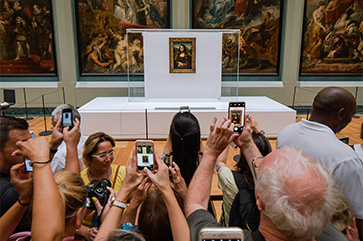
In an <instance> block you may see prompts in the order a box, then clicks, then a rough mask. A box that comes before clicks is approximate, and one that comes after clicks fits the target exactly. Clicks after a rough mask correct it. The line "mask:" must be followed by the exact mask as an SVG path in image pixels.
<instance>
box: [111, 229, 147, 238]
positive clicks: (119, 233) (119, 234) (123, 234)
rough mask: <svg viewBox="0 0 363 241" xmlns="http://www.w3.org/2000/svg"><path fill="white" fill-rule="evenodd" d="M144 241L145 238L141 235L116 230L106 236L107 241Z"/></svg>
mask: <svg viewBox="0 0 363 241" xmlns="http://www.w3.org/2000/svg"><path fill="white" fill-rule="evenodd" d="M118 240H123V241H145V238H144V237H143V236H142V235H141V234H137V233H134V232H131V231H129V230H124V229H116V230H114V231H112V232H111V233H110V234H109V235H108V239H107V241H118Z"/></svg>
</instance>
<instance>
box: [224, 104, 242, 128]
mask: <svg viewBox="0 0 363 241" xmlns="http://www.w3.org/2000/svg"><path fill="white" fill-rule="evenodd" d="M245 112H246V103H245V102H229V107H228V119H230V120H231V121H232V123H233V124H234V130H233V132H234V133H242V130H243V126H244V125H245Z"/></svg>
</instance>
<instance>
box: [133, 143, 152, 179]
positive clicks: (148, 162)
mask: <svg viewBox="0 0 363 241" xmlns="http://www.w3.org/2000/svg"><path fill="white" fill-rule="evenodd" d="M135 149H136V163H137V171H138V172H143V170H144V168H147V169H149V170H150V171H152V172H154V167H155V163H154V142H153V141H151V140H137V141H136V142H135Z"/></svg>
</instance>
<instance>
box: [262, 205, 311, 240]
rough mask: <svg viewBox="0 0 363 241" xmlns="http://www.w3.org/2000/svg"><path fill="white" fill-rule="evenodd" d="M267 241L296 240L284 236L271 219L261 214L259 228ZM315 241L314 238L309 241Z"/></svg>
mask: <svg viewBox="0 0 363 241" xmlns="http://www.w3.org/2000/svg"><path fill="white" fill-rule="evenodd" d="M258 230H259V231H260V233H261V234H262V236H263V237H264V238H265V240H266V241H294V240H296V239H294V238H291V237H288V236H286V235H284V234H283V233H282V232H281V231H280V230H278V229H277V228H276V227H275V225H274V224H273V223H272V221H271V219H270V218H269V217H267V216H266V215H265V214H263V213H262V212H261V221H260V226H259V228H258ZM313 240H315V239H314V237H312V238H311V239H309V240H307V241H313Z"/></svg>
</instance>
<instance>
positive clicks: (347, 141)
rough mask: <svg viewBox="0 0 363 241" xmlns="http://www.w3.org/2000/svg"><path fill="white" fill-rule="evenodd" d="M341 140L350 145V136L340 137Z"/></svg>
mask: <svg viewBox="0 0 363 241" xmlns="http://www.w3.org/2000/svg"><path fill="white" fill-rule="evenodd" d="M339 141H341V142H344V143H345V144H347V145H349V136H346V137H340V138H339Z"/></svg>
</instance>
